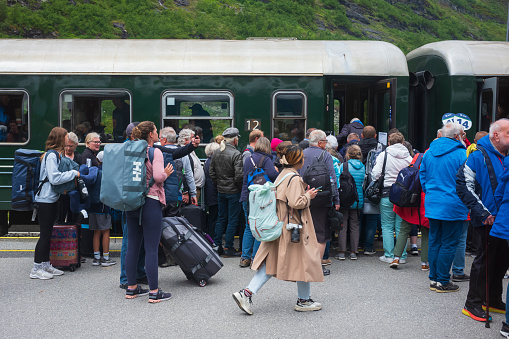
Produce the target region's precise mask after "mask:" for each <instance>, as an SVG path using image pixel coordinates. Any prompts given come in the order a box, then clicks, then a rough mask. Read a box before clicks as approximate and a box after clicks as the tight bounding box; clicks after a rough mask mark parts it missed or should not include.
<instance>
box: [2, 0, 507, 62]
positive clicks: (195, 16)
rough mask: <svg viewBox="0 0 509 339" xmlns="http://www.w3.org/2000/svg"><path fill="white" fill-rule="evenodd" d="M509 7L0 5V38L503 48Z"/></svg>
mask: <svg viewBox="0 0 509 339" xmlns="http://www.w3.org/2000/svg"><path fill="white" fill-rule="evenodd" d="M506 20H507V1H506V0H174V1H173V0H19V1H14V0H0V38H64V39H71V38H84V39H96V38H101V39H111V38H120V37H124V38H135V39H189V38H205V39H246V38H248V37H295V38H298V39H301V40H304V39H313V40H316V39H323V40H331V39H334V40H343V39H367V40H383V41H388V42H391V43H393V44H395V45H396V46H398V47H400V48H401V49H402V50H403V52H405V53H406V52H409V51H410V50H412V49H414V48H416V47H418V46H421V45H423V44H425V43H429V42H432V41H438V40H450V39H462V40H505V31H506Z"/></svg>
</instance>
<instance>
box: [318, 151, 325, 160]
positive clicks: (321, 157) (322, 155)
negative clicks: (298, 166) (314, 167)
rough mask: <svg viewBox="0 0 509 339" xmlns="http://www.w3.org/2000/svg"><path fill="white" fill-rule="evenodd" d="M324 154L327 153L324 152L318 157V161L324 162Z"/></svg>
mask: <svg viewBox="0 0 509 339" xmlns="http://www.w3.org/2000/svg"><path fill="white" fill-rule="evenodd" d="M324 154H325V151H322V153H321V154H320V156H319V157H318V161H322V160H323V157H324Z"/></svg>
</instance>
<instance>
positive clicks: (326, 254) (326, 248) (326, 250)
mask: <svg viewBox="0 0 509 339" xmlns="http://www.w3.org/2000/svg"><path fill="white" fill-rule="evenodd" d="M329 251H330V241H327V243H326V244H325V251H324V252H323V257H322V259H323V260H327V259H329Z"/></svg>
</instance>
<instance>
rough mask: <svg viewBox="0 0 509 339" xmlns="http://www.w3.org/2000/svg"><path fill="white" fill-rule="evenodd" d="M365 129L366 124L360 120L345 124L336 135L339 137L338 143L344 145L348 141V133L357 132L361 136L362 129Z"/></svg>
mask: <svg viewBox="0 0 509 339" xmlns="http://www.w3.org/2000/svg"><path fill="white" fill-rule="evenodd" d="M363 129H364V125H363V124H362V122H360V121H359V120H356V121H354V122H352V123H351V124H345V125H344V126H343V128H342V129H341V133H339V135H338V136H337V137H336V138H337V139H338V144H339V145H343V144H344V143H346V138H347V137H348V134H350V133H355V134H357V135H358V136H359V139H360V138H361V134H362V130H363Z"/></svg>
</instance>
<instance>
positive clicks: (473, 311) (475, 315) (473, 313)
mask: <svg viewBox="0 0 509 339" xmlns="http://www.w3.org/2000/svg"><path fill="white" fill-rule="evenodd" d="M461 313H463V314H464V315H466V316H467V317H470V318H472V319H474V320H476V321H486V312H484V310H483V309H482V308H481V307H468V308H467V307H466V306H465V307H464V308H463V310H462V311H461ZM491 320H492V318H491V316H490V319H489V321H491Z"/></svg>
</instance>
